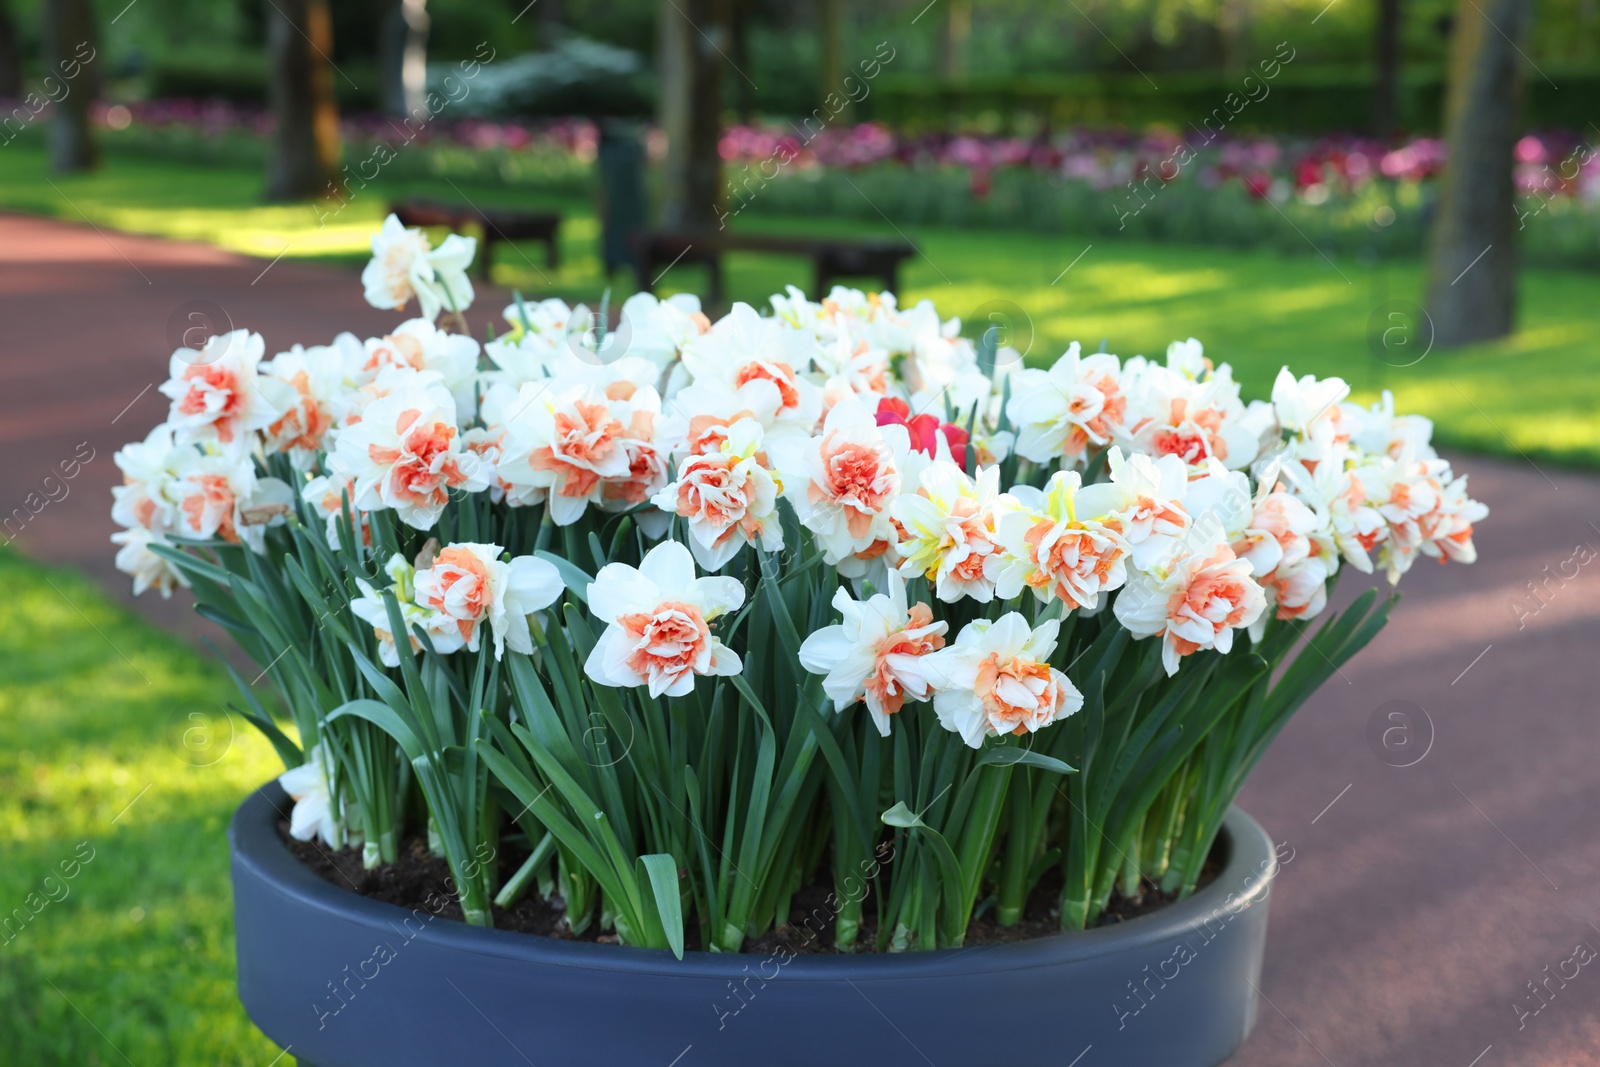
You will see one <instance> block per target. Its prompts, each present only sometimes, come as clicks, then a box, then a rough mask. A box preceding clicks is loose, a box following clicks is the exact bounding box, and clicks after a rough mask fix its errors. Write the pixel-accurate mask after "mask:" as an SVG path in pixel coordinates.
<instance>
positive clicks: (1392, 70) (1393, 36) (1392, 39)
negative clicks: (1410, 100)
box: [1372, 0, 1402, 139]
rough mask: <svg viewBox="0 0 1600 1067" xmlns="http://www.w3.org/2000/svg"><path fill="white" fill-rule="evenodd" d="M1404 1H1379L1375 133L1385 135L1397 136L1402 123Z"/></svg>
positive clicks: (1373, 99)
mask: <svg viewBox="0 0 1600 1067" xmlns="http://www.w3.org/2000/svg"><path fill="white" fill-rule="evenodd" d="M1400 5H1401V0H1378V18H1377V23H1376V27H1375V28H1376V31H1377V32H1376V38H1377V40H1376V41H1375V42H1374V48H1373V58H1374V59H1375V60H1376V62H1377V72H1378V73H1377V80H1376V84H1375V85H1374V86H1373V95H1372V132H1373V133H1375V134H1377V135H1378V136H1379V137H1382V138H1385V139H1387V138H1389V137H1392V136H1394V131H1395V127H1396V126H1397V125H1399V122H1400V29H1401V15H1402V12H1401V7H1400Z"/></svg>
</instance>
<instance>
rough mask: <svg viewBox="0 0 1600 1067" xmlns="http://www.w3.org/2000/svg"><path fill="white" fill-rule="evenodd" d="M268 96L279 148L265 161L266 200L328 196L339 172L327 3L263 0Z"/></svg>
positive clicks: (304, 0)
mask: <svg viewBox="0 0 1600 1067" xmlns="http://www.w3.org/2000/svg"><path fill="white" fill-rule="evenodd" d="M266 3H267V6H268V7H269V8H270V9H271V10H269V11H268V12H267V63H268V87H267V96H268V98H269V100H270V102H271V104H272V114H273V117H274V118H275V119H276V120H277V126H278V132H277V143H276V144H275V145H274V148H273V151H272V152H271V153H270V154H269V155H268V157H267V189H266V197H267V199H268V200H270V201H282V200H304V199H308V198H311V197H316V196H326V195H328V194H329V193H330V192H331V191H332V187H333V182H334V181H335V180H336V179H337V177H338V173H339V110H338V107H337V105H336V104H335V103H334V98H333V60H332V59H331V58H330V57H331V56H332V54H333V24H332V20H331V19H330V18H329V14H328V3H327V0H266Z"/></svg>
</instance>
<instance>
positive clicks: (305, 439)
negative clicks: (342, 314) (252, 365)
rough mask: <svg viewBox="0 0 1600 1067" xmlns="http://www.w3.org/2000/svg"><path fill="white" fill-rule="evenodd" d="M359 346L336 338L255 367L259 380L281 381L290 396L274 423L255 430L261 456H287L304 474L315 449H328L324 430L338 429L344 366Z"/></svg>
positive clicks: (344, 337) (294, 349) (344, 387)
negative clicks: (262, 454) (259, 441)
mask: <svg viewBox="0 0 1600 1067" xmlns="http://www.w3.org/2000/svg"><path fill="white" fill-rule="evenodd" d="M360 344H361V343H360V342H359V341H357V340H356V339H355V336H354V335H353V334H348V333H345V334H340V335H339V337H338V338H337V339H336V340H335V341H334V343H333V344H331V345H313V346H311V347H310V348H306V347H303V346H301V345H295V346H293V347H292V348H290V349H289V351H287V352H279V353H278V354H277V355H276V356H274V357H273V358H272V359H270V360H267V361H266V362H264V363H262V364H261V373H262V375H263V376H264V377H270V378H275V379H278V380H279V381H283V382H287V383H288V385H289V387H290V388H292V389H293V390H294V396H295V399H294V402H293V403H291V404H290V405H289V407H288V408H287V409H285V410H284V412H283V414H282V415H281V416H280V417H279V418H278V420H277V421H276V422H274V423H272V425H270V426H267V427H266V428H265V429H263V430H262V431H261V437H262V440H261V447H262V450H263V451H264V452H266V453H267V454H268V455H271V454H273V453H275V452H288V453H289V454H290V456H291V458H293V459H294V461H295V465H296V467H297V469H301V470H304V469H306V468H307V467H309V466H310V465H311V463H312V461H313V460H314V459H315V458H316V454H317V452H318V451H323V450H326V449H327V448H328V447H329V444H330V438H329V436H328V435H329V431H330V430H332V429H333V428H334V427H335V426H336V425H338V421H339V414H340V410H341V408H342V407H343V400H344V395H345V394H346V393H347V392H349V388H348V386H347V384H346V379H345V363H346V361H347V360H348V359H349V357H350V354H351V351H352V350H353V349H359V347H360Z"/></svg>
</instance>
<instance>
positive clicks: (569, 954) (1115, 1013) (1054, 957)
mask: <svg viewBox="0 0 1600 1067" xmlns="http://www.w3.org/2000/svg"><path fill="white" fill-rule="evenodd" d="M287 810H288V802H287V800H286V799H285V797H284V795H283V793H282V792H281V791H280V790H279V789H278V787H277V786H276V785H275V784H272V785H268V786H266V787H264V788H262V789H261V790H259V791H257V792H256V793H255V794H254V795H252V796H251V797H250V798H249V799H248V800H246V801H245V802H244V804H243V805H242V806H240V808H239V811H238V813H237V814H235V816H234V818H233V823H232V825H231V826H230V827H229V830H228V843H229V847H230V849H231V851H232V857H233V887H234V909H235V918H236V925H237V938H238V950H239V998H240V999H241V1000H242V1001H243V1002H244V1006H245V1008H246V1010H248V1011H249V1013H250V1017H251V1018H252V1019H253V1020H255V1023H256V1025H257V1026H259V1027H260V1028H261V1029H262V1030H263V1031H265V1033H266V1034H267V1035H268V1036H269V1037H271V1038H272V1039H273V1040H274V1041H276V1042H277V1043H278V1044H279V1045H281V1046H283V1047H284V1048H286V1049H287V1050H288V1052H289V1054H290V1055H291V1056H294V1057H296V1058H297V1059H299V1061H300V1062H301V1063H302V1064H317V1065H319V1067H369V1065H381V1067H410V1065H418V1067H422V1065H428V1067H434V1065H439V1064H451V1065H454V1064H463V1065H465V1064H471V1065H473V1067H500V1065H505V1067H527V1065H530V1064H537V1065H538V1067H702V1065H713V1064H738V1065H740V1067H790V1065H793V1067H818V1065H823V1064H847V1063H867V1064H872V1065H873V1067H899V1065H902V1064H903V1065H907V1067H928V1065H930V1064H935V1065H939V1067H1036V1065H1037V1067H1044V1065H1048V1067H1068V1065H1071V1067H1114V1065H1127V1067H1215V1065H1216V1064H1220V1063H1221V1062H1222V1061H1224V1060H1225V1059H1227V1057H1228V1056H1229V1055H1230V1054H1231V1053H1232V1052H1233V1051H1234V1050H1235V1049H1236V1048H1238V1047H1239V1045H1240V1044H1242V1043H1243V1041H1244V1039H1245V1037H1246V1035H1248V1034H1249V1033H1250V1029H1251V1027H1252V1026H1253V1025H1254V1023H1255V1019H1256V993H1255V988H1254V986H1256V985H1259V984H1260V976H1261V959H1262V954H1263V952H1264V951H1265V948H1266V936H1267V903H1268V897H1269V895H1270V892H1271V886H1272V878H1273V875H1274V873H1275V872H1276V870H1277V863H1276V860H1275V857H1274V853H1273V848H1272V842H1271V840H1270V839H1269V838H1268V837H1267V835H1266V833H1265V832H1264V831H1263V830H1262V829H1261V827H1260V825H1258V824H1257V823H1256V822H1255V820H1254V819H1252V818H1250V816H1248V815H1246V814H1245V813H1243V812H1242V811H1239V810H1238V809H1234V810H1233V811H1231V812H1230V813H1229V814H1228V818H1227V821H1226V823H1225V824H1224V826H1223V831H1222V843H1223V848H1224V850H1225V854H1226V857H1227V858H1226V863H1225V866H1224V869H1223V871H1222V873H1221V875H1220V876H1219V877H1218V878H1217V880H1216V881H1214V882H1212V883H1211V884H1210V885H1209V886H1207V887H1206V888H1204V889H1202V890H1200V891H1199V892H1197V893H1195V894H1194V895H1193V896H1192V897H1190V898H1189V899H1188V900H1185V901H1182V902H1181V903H1179V904H1176V905H1174V906H1172V907H1169V908H1165V909H1163V910H1161V911H1159V912H1157V913H1155V914H1152V915H1148V916H1144V917H1142V918H1138V919H1134V920H1132V921H1129V922H1125V923H1121V924H1119V925H1116V926H1110V927H1103V928H1101V929H1097V930H1090V931H1087V932H1084V933H1075V934H1062V935H1059V936H1052V937H1044V938H1038V939H1035V940H1031V941H1024V942H1019V943H1015V944H1007V945H996V946H991V947H974V948H965V949H952V950H942V951H938V952H916V953H907V954H904V955H870V956H815V955H814V956H798V957H790V958H788V959H784V958H783V957H781V956H760V955H752V954H742V955H713V954H709V953H700V952H689V953H686V954H685V958H684V959H683V960H681V961H680V960H677V959H674V958H673V957H672V955H671V954H670V953H667V952H663V951H659V950H649V949H634V948H621V947H618V946H615V945H595V944H589V943H583V942H570V941H555V940H549V939H546V938H540V937H532V936H529V935H526V934H519V933H509V932H506V931H501V930H480V929H475V928H473V927H469V926H466V925H464V924H462V923H457V922H452V921H450V920H448V919H442V918H436V917H434V916H432V915H430V914H429V913H428V912H427V911H425V910H417V911H412V912H407V911H405V910H404V909H402V908H398V907H395V906H393V905H390V904H382V903H378V902H376V901H372V900H368V899H366V898H365V897H361V896H358V895H356V894H354V893H349V892H345V891H343V890H341V889H339V888H338V887H336V886H333V885H330V884H329V883H327V882H325V881H323V880H322V879H321V878H320V877H318V876H317V875H316V874H314V873H313V872H312V871H310V870H309V869H307V868H306V867H305V866H303V865H302V864H301V863H300V861H299V860H297V859H296V858H295V857H294V855H293V854H292V853H291V852H290V851H289V850H288V848H286V847H285V846H284V844H283V842H282V841H281V840H280V839H279V838H278V832H277V827H276V822H277V820H278V818H279V817H280V813H281V812H287Z"/></svg>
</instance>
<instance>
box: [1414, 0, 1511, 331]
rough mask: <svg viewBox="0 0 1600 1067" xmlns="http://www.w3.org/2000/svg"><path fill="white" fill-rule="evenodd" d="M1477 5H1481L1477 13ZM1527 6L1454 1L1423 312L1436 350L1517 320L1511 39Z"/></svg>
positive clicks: (1490, 0)
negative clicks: (1446, 156)
mask: <svg viewBox="0 0 1600 1067" xmlns="http://www.w3.org/2000/svg"><path fill="white" fill-rule="evenodd" d="M1480 3H1481V6H1480ZM1531 4H1532V0H1462V2H1461V6H1460V8H1459V9H1458V10H1457V14H1456V23H1455V41H1454V43H1453V45H1452V49H1451V58H1450V90H1449V100H1448V103H1447V105H1446V108H1445V132H1446V138H1447V143H1448V145H1449V153H1450V161H1449V163H1448V165H1447V166H1446V167H1445V172H1444V177H1443V180H1442V181H1441V182H1440V193H1439V204H1438V210H1437V213H1436V215H1435V218H1434V223H1433V234H1432V241H1431V248H1430V253H1429V272H1428V273H1429V276H1428V297H1427V307H1428V314H1429V316H1430V317H1431V318H1432V319H1433V329H1434V341H1435V343H1437V344H1439V345H1441V346H1451V345H1462V344H1469V343H1471V342H1473V341H1484V340H1488V339H1490V338H1494V337H1504V336H1505V335H1507V334H1509V333H1510V332H1511V330H1512V326H1513V322H1514V319H1515V315H1516V285H1517V276H1516V234H1517V226H1516V189H1515V185H1514V184H1513V180H1512V178H1513V175H1512V150H1513V146H1514V145H1515V144H1516V140H1517V116H1518V111H1519V110H1520V108H1519V105H1520V103H1521V98H1522V78H1521V75H1520V69H1519V66H1518V64H1519V62H1520V60H1519V57H1518V49H1519V47H1520V45H1519V42H1520V41H1521V40H1522V39H1523V38H1524V37H1525V36H1526V32H1527V28H1528V23H1529V22H1530V21H1531V18H1532V11H1531Z"/></svg>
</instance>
